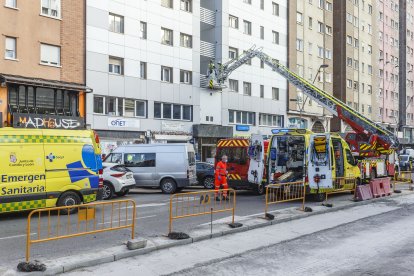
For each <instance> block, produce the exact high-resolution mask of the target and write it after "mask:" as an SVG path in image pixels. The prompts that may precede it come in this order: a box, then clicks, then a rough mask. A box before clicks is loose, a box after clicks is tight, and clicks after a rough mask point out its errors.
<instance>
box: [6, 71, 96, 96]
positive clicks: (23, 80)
mask: <svg viewBox="0 0 414 276" xmlns="http://www.w3.org/2000/svg"><path fill="white" fill-rule="evenodd" d="M0 83H1V84H3V83H14V84H23V85H33V86H40V87H48V88H54V89H62V90H75V91H85V92H86V93H91V92H92V91H93V90H92V89H91V88H89V87H87V86H85V85H82V84H78V83H72V82H63V81H56V80H45V79H37V78H28V77H22V76H15V75H7V74H0Z"/></svg>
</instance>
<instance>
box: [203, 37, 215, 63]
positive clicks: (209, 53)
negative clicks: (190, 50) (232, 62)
mask: <svg viewBox="0 0 414 276" xmlns="http://www.w3.org/2000/svg"><path fill="white" fill-rule="evenodd" d="M200 55H202V56H205V57H209V58H212V59H214V58H215V57H216V45H215V44H213V43H210V42H206V41H203V40H201V41H200Z"/></svg>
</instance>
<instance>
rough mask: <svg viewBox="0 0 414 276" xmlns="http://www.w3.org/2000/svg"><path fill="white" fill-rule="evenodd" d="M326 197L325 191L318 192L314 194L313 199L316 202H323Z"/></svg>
mask: <svg viewBox="0 0 414 276" xmlns="http://www.w3.org/2000/svg"><path fill="white" fill-rule="evenodd" d="M325 199H326V194H325V193H317V194H313V200H314V201H316V202H322V201H324V200H325Z"/></svg>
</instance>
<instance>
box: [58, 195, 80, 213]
mask: <svg viewBox="0 0 414 276" xmlns="http://www.w3.org/2000/svg"><path fill="white" fill-rule="evenodd" d="M80 203H81V199H80V197H79V195H78V194H77V193H75V192H66V193H64V194H62V195H61V196H60V197H59V200H58V202H57V206H58V207H64V206H72V205H79V204H80ZM68 211H69V212H68ZM77 211H78V210H77V208H72V209H62V210H61V211H60V213H61V214H62V215H67V214H68V213H70V214H74V213H76V212H77Z"/></svg>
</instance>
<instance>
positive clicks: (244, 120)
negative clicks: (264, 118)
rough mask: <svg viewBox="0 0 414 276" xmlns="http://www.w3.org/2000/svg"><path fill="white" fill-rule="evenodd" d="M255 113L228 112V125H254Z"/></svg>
mask: <svg viewBox="0 0 414 276" xmlns="http://www.w3.org/2000/svg"><path fill="white" fill-rule="evenodd" d="M255 117H256V113H254V112H248V111H236V110H229V124H243V125H255V121H256V120H255Z"/></svg>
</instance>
